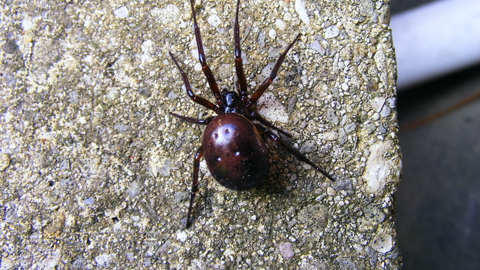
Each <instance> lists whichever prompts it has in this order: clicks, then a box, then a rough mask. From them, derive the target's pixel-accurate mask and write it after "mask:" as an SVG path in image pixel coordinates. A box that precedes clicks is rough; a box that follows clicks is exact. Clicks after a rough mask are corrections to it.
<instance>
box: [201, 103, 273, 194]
mask: <svg viewBox="0 0 480 270" xmlns="http://www.w3.org/2000/svg"><path fill="white" fill-rule="evenodd" d="M203 146H204V149H205V160H206V161H207V166H208V169H209V170H210V172H211V173H212V175H213V177H215V179H216V180H217V181H218V182H219V183H220V184H222V185H223V186H225V187H227V188H230V189H235V190H246V189H251V188H253V187H255V186H257V185H259V184H260V183H262V181H263V179H264V178H265V177H266V176H267V174H268V169H269V167H270V163H269V157H268V148H267V146H266V145H265V142H264V141H263V139H262V137H261V135H260V133H259V132H258V130H257V128H256V127H255V125H254V124H253V123H252V122H250V121H249V120H248V119H247V118H245V117H244V116H242V115H240V114H237V113H225V114H221V115H219V116H217V117H215V118H214V119H213V120H212V122H210V124H208V126H207V128H206V129H205V133H204V134H203Z"/></svg>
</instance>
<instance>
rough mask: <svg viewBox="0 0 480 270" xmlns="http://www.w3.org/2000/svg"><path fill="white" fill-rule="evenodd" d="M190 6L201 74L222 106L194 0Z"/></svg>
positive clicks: (218, 103)
mask: <svg viewBox="0 0 480 270" xmlns="http://www.w3.org/2000/svg"><path fill="white" fill-rule="evenodd" d="M190 5H191V6H192V16H193V28H194V32H195V39H196V40H197V48H198V60H199V61H200V64H201V65H202V71H203V74H205V77H207V82H208V85H209V86H210V90H212V93H213V95H214V96H215V99H216V100H217V105H218V106H220V105H221V104H222V96H221V94H220V90H219V89H218V85H217V82H216V81H215V76H213V73H212V70H210V67H209V66H208V64H207V59H206V57H205V52H204V50H203V43H202V36H201V35H200V27H198V24H197V15H196V13H195V0H190Z"/></svg>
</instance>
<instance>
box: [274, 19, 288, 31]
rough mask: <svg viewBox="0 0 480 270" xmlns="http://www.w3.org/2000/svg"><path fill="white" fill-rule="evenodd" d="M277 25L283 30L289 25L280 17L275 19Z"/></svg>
mask: <svg viewBox="0 0 480 270" xmlns="http://www.w3.org/2000/svg"><path fill="white" fill-rule="evenodd" d="M275 26H276V27H277V28H278V29H279V30H281V31H283V30H285V28H286V27H287V25H286V24H285V23H284V22H283V21H282V20H280V19H277V20H276V21H275Z"/></svg>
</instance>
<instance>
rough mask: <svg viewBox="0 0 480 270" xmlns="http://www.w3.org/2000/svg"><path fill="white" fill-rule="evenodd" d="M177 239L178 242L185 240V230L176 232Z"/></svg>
mask: <svg viewBox="0 0 480 270" xmlns="http://www.w3.org/2000/svg"><path fill="white" fill-rule="evenodd" d="M177 239H178V241H180V242H182V243H183V242H185V241H186V240H187V233H186V232H178V233H177Z"/></svg>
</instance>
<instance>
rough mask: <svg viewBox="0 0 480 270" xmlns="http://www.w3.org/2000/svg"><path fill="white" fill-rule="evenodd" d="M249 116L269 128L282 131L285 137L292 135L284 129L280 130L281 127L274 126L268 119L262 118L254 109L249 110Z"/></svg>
mask: <svg viewBox="0 0 480 270" xmlns="http://www.w3.org/2000/svg"><path fill="white" fill-rule="evenodd" d="M249 116H250V117H249V118H252V119H253V120H257V121H258V122H260V123H262V124H263V125H264V126H266V127H268V128H271V129H274V130H276V131H278V132H280V133H282V134H283V135H285V136H287V137H290V138H291V137H292V135H291V134H290V133H288V132H286V131H285V130H282V129H281V128H279V127H276V126H275V125H273V124H272V123H271V122H270V121H268V120H267V119H265V118H263V116H261V115H260V114H258V113H256V112H255V111H253V112H251V113H250V115H249Z"/></svg>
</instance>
